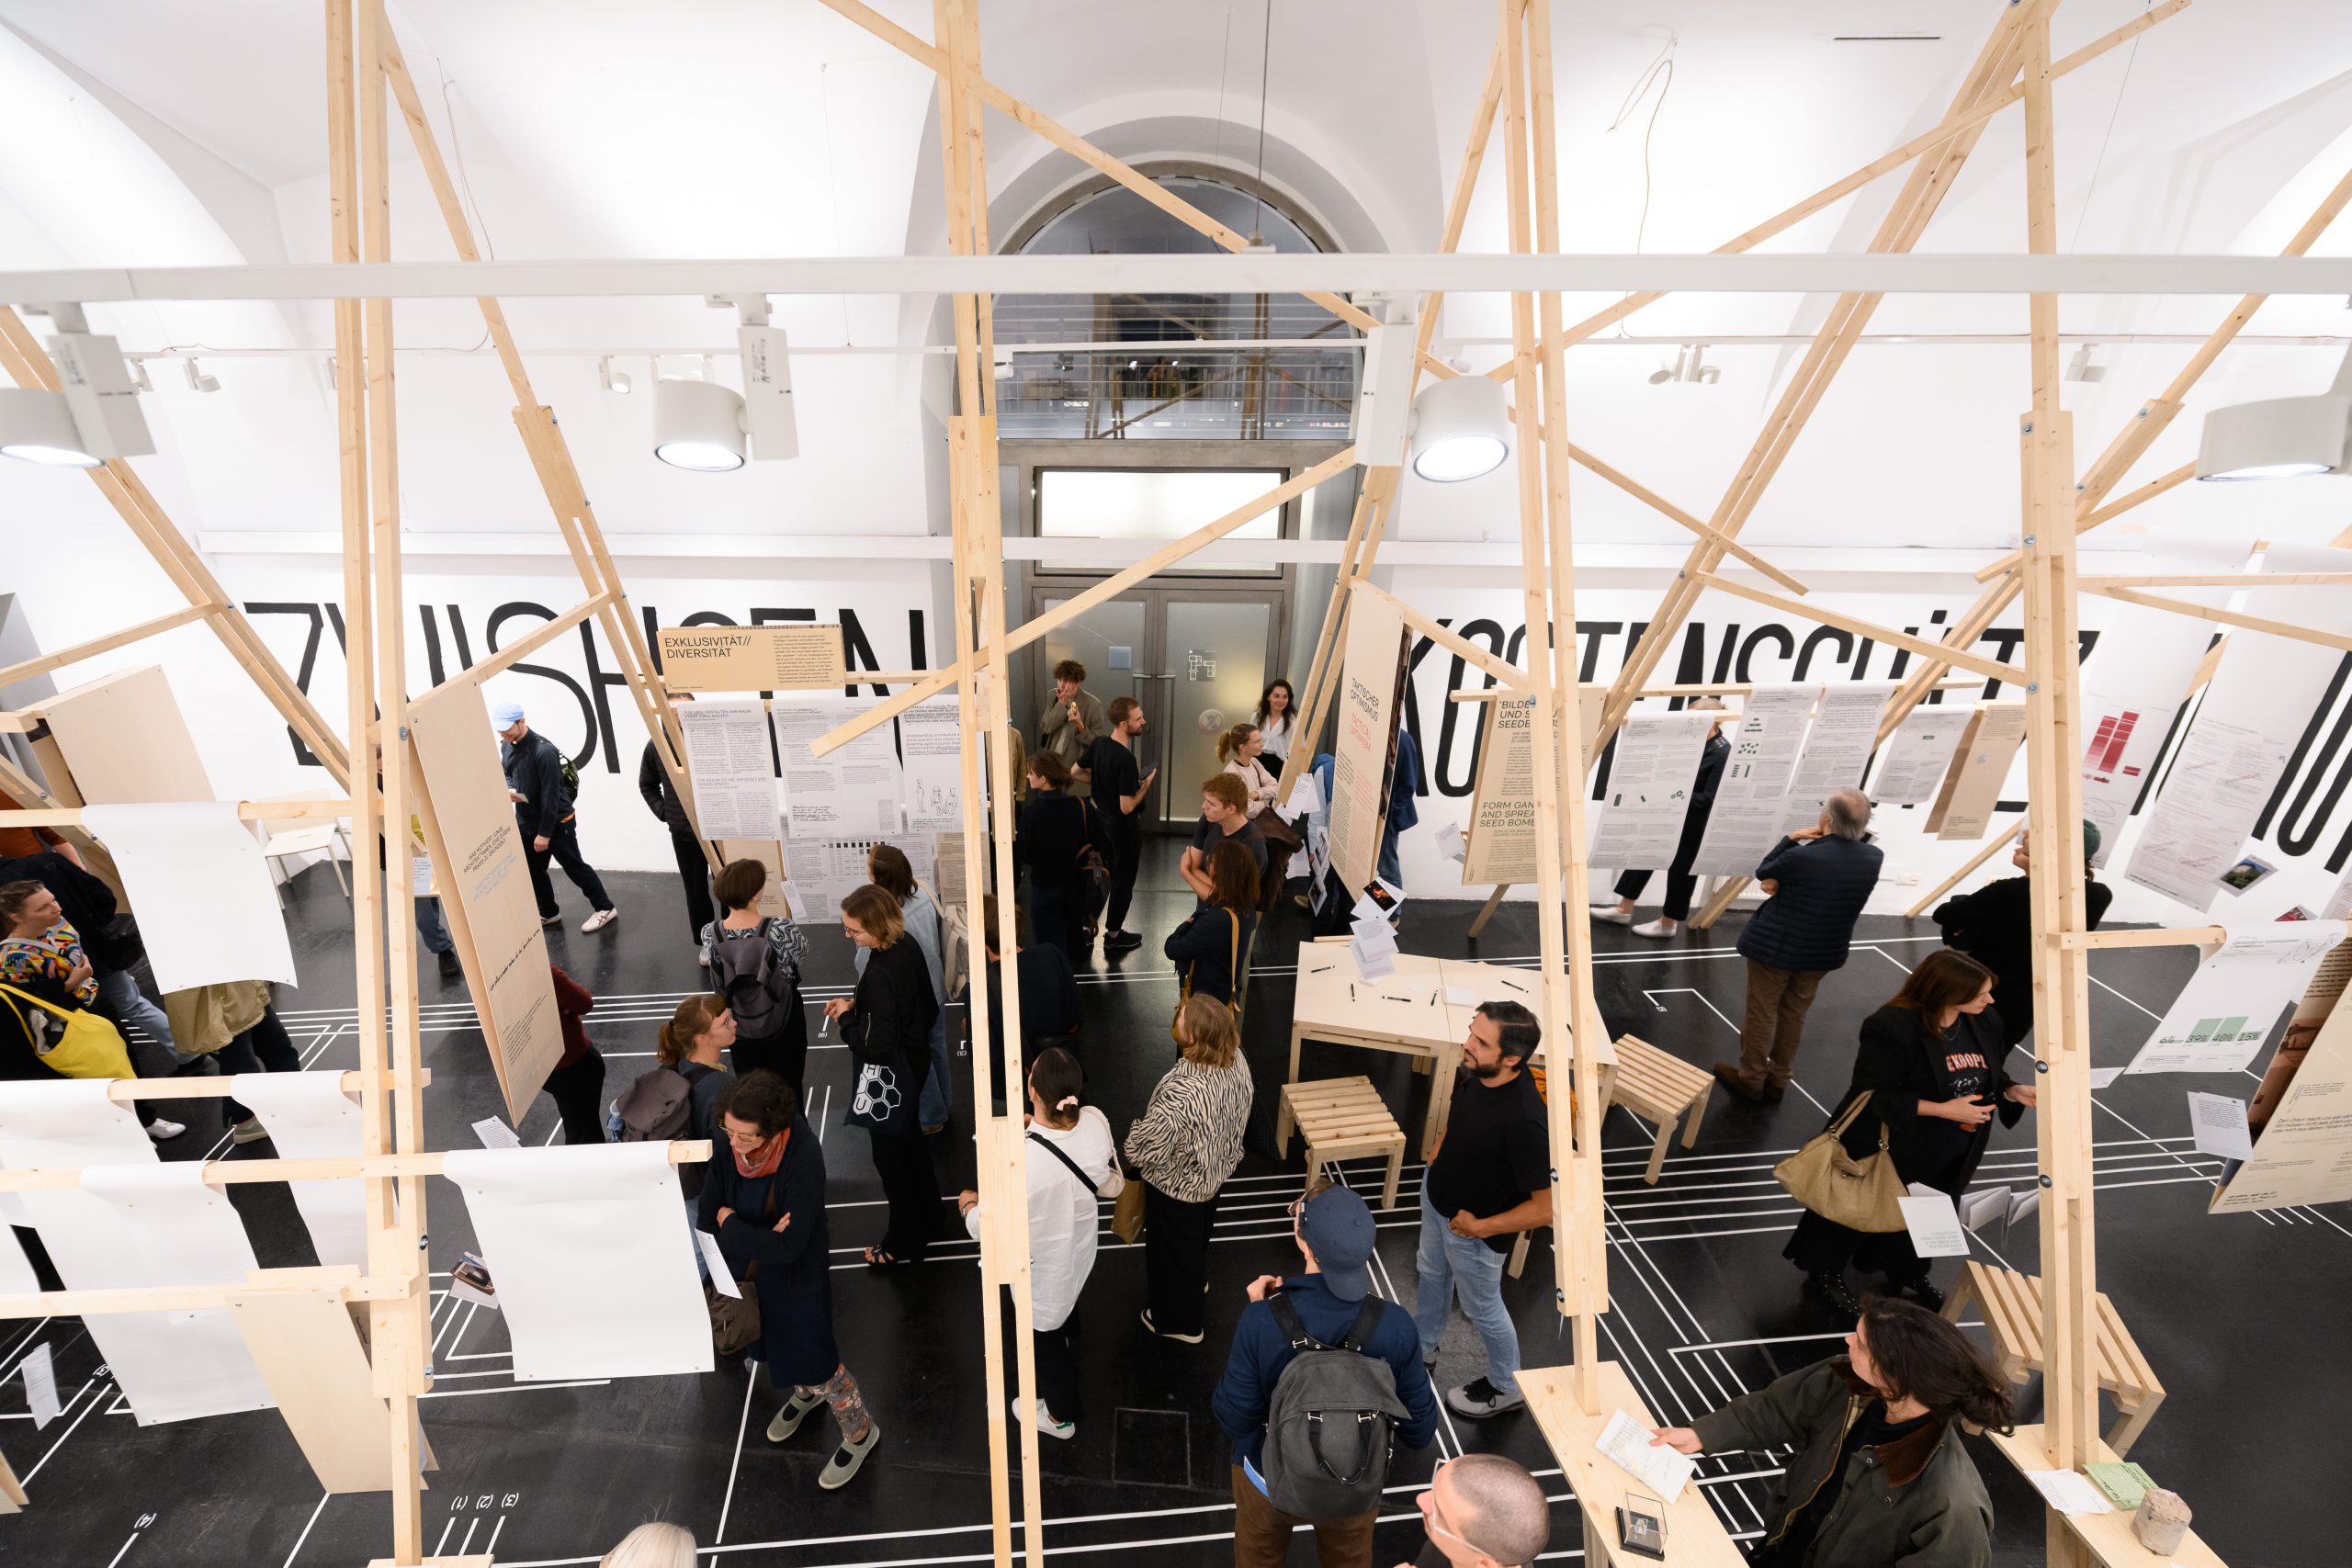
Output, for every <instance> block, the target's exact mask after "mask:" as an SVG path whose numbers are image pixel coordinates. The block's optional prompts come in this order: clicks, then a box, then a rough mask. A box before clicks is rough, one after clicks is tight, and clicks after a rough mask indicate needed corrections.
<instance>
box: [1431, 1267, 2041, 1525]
mask: <svg viewBox="0 0 2352 1568" xmlns="http://www.w3.org/2000/svg"><path fill="white" fill-rule="evenodd" d="M1963 1427H1981V1428H1983V1429H1984V1430H1985V1431H1989V1432H2009V1431H2013V1430H2015V1422H2014V1417H2013V1416H2012V1414H2011V1410H2010V1400H2009V1389H2008V1385H2007V1382H2005V1381H2004V1380H2003V1379H2002V1377H2001V1375H2000V1374H1999V1373H1998V1372H1996V1371H1994V1370H1993V1369H1992V1368H1991V1367H1990V1366H1988V1365H1986V1364H1985V1358H1984V1357H1983V1356H1982V1355H1981V1354H1979V1353H1978V1351H1977V1349H1976V1347H1975V1346H1973V1345H1972V1344H1971V1343H1969V1340H1968V1337H1967V1336H1966V1335H1964V1334H1962V1333H1961V1331H1960V1330H1959V1329H1958V1328H1956V1327H1954V1326H1953V1325H1951V1324H1949V1323H1946V1322H1945V1321H1944V1320H1943V1319H1942V1318H1940V1317H1939V1316H1937V1315H1936V1314H1934V1313H1931V1312H1928V1311H1927V1310H1926V1309H1924V1308H1921V1307H1917V1306H1914V1305H1912V1304H1911V1303H1909V1302H1905V1301H1894V1300H1890V1299H1888V1298H1885V1297H1881V1298H1880V1299H1878V1300H1876V1301H1873V1302H1871V1303H1870V1305H1869V1306H1867V1307H1865V1308H1864V1309H1863V1311H1862V1315H1861V1321H1860V1322H1859V1323H1857V1324H1855V1325H1854V1332H1853V1333H1851V1334H1849V1335H1848V1336H1847V1337H1846V1354H1845V1355H1843V1356H1838V1357H1833V1358H1831V1359H1828V1360H1826V1361H1816V1362H1815V1363H1814V1364H1813V1365H1812V1366H1810V1367H1803V1368H1800V1369H1798V1370H1797V1371H1793V1372H1789V1373H1787V1374H1785V1375H1783V1376H1781V1377H1780V1378H1778V1379H1775V1380H1774V1381H1773V1382H1771V1383H1770V1384H1768V1385H1767V1386H1766V1387H1764V1388H1762V1389H1759V1390H1758V1391H1757V1392H1756V1393H1748V1394H1742V1395H1741V1396H1740V1397H1739V1398H1737V1399H1735V1400H1733V1401H1732V1402H1731V1403H1730V1404H1726V1405H1724V1407H1723V1408H1722V1409H1720V1410H1716V1411H1713V1412H1712V1413H1710V1414H1708V1415H1705V1416H1700V1417H1699V1418H1698V1419H1697V1420H1696V1421H1694V1422H1692V1423H1691V1425H1690V1426H1688V1427H1653V1428H1652V1429H1651V1433H1652V1435H1651V1438H1650V1440H1651V1442H1652V1443H1654V1444H1657V1445H1659V1446H1662V1447H1666V1448H1670V1449H1672V1450H1675V1452H1677V1453H1682V1454H1690V1455H1691V1456H1693V1457H1696V1456H1697V1455H1700V1454H1705V1453H1718V1452H1721V1451H1723V1450H1727V1449H1747V1450H1755V1451H1758V1452H1762V1451H1765V1450H1781V1449H1784V1448H1786V1449H1793V1450H1794V1452H1792V1454H1791V1455H1790V1456H1789V1458H1788V1459H1787V1461H1785V1462H1786V1464H1787V1467H1788V1468H1787V1469H1786V1470H1785V1471H1784V1472H1782V1475H1781V1483H1780V1486H1779V1488H1778V1490H1777V1493H1776V1495H1774V1497H1773V1499H1772V1502H1771V1505H1770V1507H1768V1508H1767V1509H1766V1510H1765V1514H1764V1539H1763V1540H1758V1541H1756V1542H1754V1543H1752V1545H1751V1547H1750V1550H1749V1552H1748V1558H1747V1560H1748V1562H1749V1563H1750V1564H1751V1565H1752V1568H1885V1565H1886V1564H1888V1563H1900V1564H1904V1565H1905V1568H1983V1565H1984V1564H1985V1563H1987V1562H1991V1561H1992V1560H1993V1500H1992V1498H1991V1497H1990V1496H1989V1495H1986V1493H1985V1480H1984V1477H1982V1476H1980V1475H1979V1474H1977V1472H1976V1463H1975V1461H1973V1460H1972V1459H1970V1458H1969V1457H1968V1450H1967V1449H1966V1448H1965V1447H1964V1446H1962V1442H1961V1436H1960V1435H1961V1432H1962V1428H1963ZM1457 1462H1459V1461H1457Z"/></svg>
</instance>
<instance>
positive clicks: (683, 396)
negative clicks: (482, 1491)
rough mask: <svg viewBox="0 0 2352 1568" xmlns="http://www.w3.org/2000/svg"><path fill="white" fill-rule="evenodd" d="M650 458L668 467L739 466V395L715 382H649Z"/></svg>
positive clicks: (717, 469)
mask: <svg viewBox="0 0 2352 1568" xmlns="http://www.w3.org/2000/svg"><path fill="white" fill-rule="evenodd" d="M653 455H654V456H655V457H659V458H661V459H662V461H663V462H665V463H667V464H669V465H670V466H671V467H672V468H692V469H694V470H695V471H696V472H697V473H724V472H726V471H727V470H729V469H730V468H741V467H742V466H743V397H742V394H741V393H740V392H738V391H736V390H735V389H733V388H732V387H722V386H720V385H719V384H718V382H716V381H688V380H684V379H681V378H675V377H667V376H665V377H663V378H662V379H660V380H658V381H656V382H654V383H653Z"/></svg>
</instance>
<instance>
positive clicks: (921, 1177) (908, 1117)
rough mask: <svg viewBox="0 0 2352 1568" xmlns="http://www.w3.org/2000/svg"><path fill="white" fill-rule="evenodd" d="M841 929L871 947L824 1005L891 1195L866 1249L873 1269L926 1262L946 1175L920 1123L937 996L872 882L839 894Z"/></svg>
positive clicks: (893, 905) (856, 1112)
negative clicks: (838, 1032)
mask: <svg viewBox="0 0 2352 1568" xmlns="http://www.w3.org/2000/svg"><path fill="white" fill-rule="evenodd" d="M842 931H843V932H844V933H846V934H847V935H848V937H849V939H850V941H851V942H854V943H855V944H856V945H857V946H859V947H861V948H864V949H865V950H866V958H865V969H864V970H863V971H862V972H861V973H860V974H859V975H858V976H857V989H856V990H855V992H854V993H853V994H852V995H849V996H846V997H836V998H833V999H832V1000H831V1001H829V1002H827V1003H826V1004H825V1016H826V1017H827V1018H829V1019H834V1020H837V1021H839V1022H840V1024H841V1028H842V1044H844V1045H846V1046H848V1047H849V1052H850V1057H851V1060H852V1061H853V1062H854V1063H855V1064H856V1066H857V1085H856V1088H855V1089H854V1091H853V1092H852V1095H851V1098H850V1108H849V1119H850V1121H851V1122H854V1123H855V1124H856V1125H858V1126H861V1127H864V1128H865V1130H866V1131H867V1132H868V1133H870V1134H873V1137H872V1140H871V1141H872V1144H873V1147H874V1172H875V1174H876V1175H877V1176H879V1177H880V1178H881V1179H882V1191H883V1195H884V1196H885V1197H886V1198H888V1201H889V1211H890V1218H889V1225H888V1229H886V1230H885V1231H884V1232H883V1235H882V1240H881V1242H880V1243H879V1244H878V1245H876V1246H874V1247H867V1248H866V1249H865V1261H866V1264H867V1266H868V1267H869V1268H875V1269H884V1268H888V1267H889V1266H890V1265H892V1264H894V1263H920V1262H922V1256H923V1254H924V1253H925V1252H926V1251H928V1250H929V1249H930V1247H931V1243H932V1239H933V1237H934V1236H936V1235H938V1234H939V1220H940V1215H939V1180H938V1178H937V1177H936V1176H934V1175H933V1173H932V1167H931V1145H930V1143H929V1141H928V1140H927V1139H925V1138H924V1137H923V1135H922V1128H921V1126H919V1125H918V1124H917V1122H916V1120H915V1118H916V1113H917V1112H916V1107H917V1105H918V1103H919V1102H920V1100H921V1099H922V1086H923V1080H924V1079H925V1077H928V1076H929V1074H930V1070H931V1024H932V1021H933V1019H935V1018H937V1017H938V1016H939V998H938V997H937V996H936V995H934V994H933V991H932V988H931V971H930V970H929V969H928V968H927V967H925V965H924V964H923V958H922V951H921V950H920V949H919V948H917V947H916V946H915V944H914V942H913V941H912V939H910V938H909V937H908V935H907V927H906V921H905V920H904V919H902V918H901V916H900V915H899V901H898V900H897V899H896V898H893V897H890V895H888V893H885V892H884V891H883V890H882V889H881V888H879V887H876V886H874V884H872V883H870V882H869V883H867V884H865V886H862V887H855V888H852V889H851V890H850V895H849V897H846V898H844V899H842Z"/></svg>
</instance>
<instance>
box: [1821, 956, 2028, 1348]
mask: <svg viewBox="0 0 2352 1568" xmlns="http://www.w3.org/2000/svg"><path fill="white" fill-rule="evenodd" d="M2007 1055H2008V1048H2007V1045H2006V1044H2005V1043H2003V1042H2002V1039H2001V1020H2000V1015H1999V1014H1997V1013H1996V1012H1995V1011H1994V1010H1993V972H1992V971H1991V970H1989V969H1987V968H1985V965H1983V964H1979V963H1977V962H1976V960H1974V959H1973V958H1971V957H1969V956H1968V955H1967V954H1966V953H1955V952H1953V951H1952V950H1951V949H1950V948H1948V947H1947V948H1939V949H1937V950H1936V951H1935V952H1933V953H1929V954H1928V956H1927V957H1925V958H1923V959H1921V960H1920V961H1919V967H1917V969H1914V970H1913V971H1911V974H1910V976H1909V977H1908V978H1907V979H1905V981H1904V982H1903V986H1902V988H1901V989H1899V990H1897V991H1896V992H1895V993H1894V997H1893V998H1890V999H1889V1000H1888V1002H1887V1004H1886V1005H1885V1006H1884V1007H1883V1008H1881V1009H1879V1010H1877V1011H1876V1012H1874V1013H1872V1014H1871V1015H1870V1017H1868V1018H1866V1019H1864V1020H1863V1021H1862V1043H1861V1049H1860V1051H1858V1052H1857V1053H1856V1054H1855V1055H1854V1081H1853V1083H1852V1084H1851V1086H1849V1088H1848V1089H1847V1090H1846V1095H1845V1098H1844V1099H1842V1100H1839V1101H1838V1111H1839V1112H1841V1113H1842V1112H1843V1111H1845V1109H1846V1108H1847V1107H1848V1106H1849V1105H1851V1104H1852V1103H1853V1102H1854V1100H1855V1099H1856V1098H1857V1097H1859V1096H1860V1095H1863V1094H1868V1095H1869V1096H1870V1097H1871V1100H1870V1106H1869V1111H1868V1114H1866V1115H1861V1116H1857V1117H1856V1118H1855V1119H1854V1122H1853V1125H1851V1126H1849V1127H1848V1128H1847V1129H1846V1132H1845V1134H1844V1137H1843V1138H1842V1140H1841V1141H1842V1142H1843V1143H1844V1144H1845V1145H1846V1152H1847V1153H1849V1154H1850V1155H1852V1156H1854V1157H1856V1158H1857V1159H1867V1158H1869V1157H1870V1156H1871V1155H1873V1154H1875V1153H1876V1152H1877V1150H1878V1141H1879V1130H1880V1127H1881V1126H1882V1125H1883V1126H1884V1128H1885V1131H1886V1147H1887V1156H1888V1157H1889V1158H1891V1159H1893V1160H1894V1173H1895V1174H1896V1175H1897V1176H1899V1177H1901V1178H1902V1179H1903V1182H1904V1185H1905V1186H1906V1187H1907V1186H1910V1185H1912V1184H1913V1183H1919V1184H1923V1185H1925V1186H1928V1187H1932V1188H1934V1189H1935V1190H1937V1191H1939V1192H1942V1193H1944V1194H1946V1195H1948V1196H1949V1197H1951V1199H1952V1200H1953V1201H1958V1200H1959V1198H1960V1195H1961V1194H1962V1192H1964V1191H1966V1190H1968V1183H1969V1182H1970V1180H1971V1179H1973V1178H1974V1176H1975V1175H1976V1167H1977V1164H1978V1162H1979V1161H1981V1160H1983V1159H1984V1157H1985V1145H1986V1144H1988V1143H1990V1142H1991V1141H1992V1138H1993V1118H1994V1117H1995V1115H1996V1114H1997V1115H1998V1116H1999V1117H2000V1119H2001V1125H2003V1126H2004V1127H2009V1126H2015V1125H2016V1124H2017V1121H2018V1117H2020V1116H2022V1115H2024V1114H2025V1112H2026V1110H2027V1108H2029V1107H2030V1106H2031V1105H2032V1104H2033V1102H2034V1087H2033V1085H2031V1084H2030V1083H2018V1082H2016V1081H2015V1080H2013V1079H2012V1078H2011V1077H2009V1074H2008V1069H2007V1068H2006V1067H2004V1066H2002V1065H2001V1064H2002V1062H2003V1060H2004V1059H2005V1058H2006V1057H2007ZM1831 1120H1832V1121H1835V1120H1836V1118H1835V1117H1834V1116H1833V1117H1832V1118H1831ZM1781 1257H1783V1258H1787V1259H1789V1260H1790V1261H1791V1262H1792V1263H1794V1264H1795V1265H1796V1266H1797V1267H1798V1268H1800V1269H1804V1271H1805V1280H1806V1283H1807V1284H1809V1285H1810V1286H1811V1287H1812V1288H1813V1290H1814V1291H1815V1292H1817V1293H1818V1294H1820V1295H1821V1296H1822V1297H1823V1299H1825V1300H1826V1301H1827V1302H1828V1303H1830V1304H1831V1305H1833V1306H1835V1307H1837V1308H1838V1310H1839V1311H1841V1312H1848V1313H1851V1312H1855V1311H1858V1310H1859V1305H1858V1303H1856V1302H1855V1300H1854V1297H1853V1293H1852V1292H1850V1291H1849V1290H1848V1289H1847V1288H1846V1265H1847V1264H1848V1263H1849V1262H1853V1263H1858V1264H1860V1266H1861V1267H1862V1268H1864V1269H1873V1270H1875V1271H1877V1272H1879V1273H1882V1274H1884V1275H1885V1276H1886V1277H1887V1279H1888V1280H1890V1281H1892V1283H1893V1285H1894V1289H1895V1290H1897V1291H1899V1292H1903V1293H1904V1294H1905V1295H1908V1296H1910V1297H1912V1298H1913V1299H1914V1300H1917V1301H1919V1302H1922V1303H1925V1304H1927V1305H1928V1306H1929V1307H1940V1306H1942V1305H1943V1304H1944V1296H1943V1292H1941V1291H1939V1290H1938V1289H1936V1287H1935V1286H1934V1285H1932V1284H1930V1283H1929V1282H1928V1265H1927V1262H1926V1261H1925V1260H1924V1259H1923V1258H1920V1256H1919V1255H1918V1253H1917V1251H1915V1250H1913V1248H1912V1246H1911V1233H1910V1232H1909V1231H1907V1230H1897V1231H1887V1232H1883V1233H1865V1232H1861V1231H1856V1230H1849V1229H1848V1228H1847V1227H1845V1226H1844V1225H1841V1224H1837V1223H1836V1222H1835V1221H1832V1220H1826V1219H1824V1218H1822V1217H1821V1216H1820V1215H1819V1214H1816V1213H1811V1212H1810V1211H1808V1212H1807V1213H1806V1214H1805V1215H1804V1218H1803V1219H1800V1220H1799V1221H1798V1222H1797V1228H1796V1234H1795V1235H1792V1236H1791V1237H1790V1238H1789V1245H1788V1246H1787V1247H1785V1248H1783V1249H1782V1250H1781Z"/></svg>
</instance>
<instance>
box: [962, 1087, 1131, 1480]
mask: <svg viewBox="0 0 2352 1568" xmlns="http://www.w3.org/2000/svg"><path fill="white" fill-rule="evenodd" d="M1085 1084H1086V1074H1085V1071H1084V1069H1082V1068H1081V1067H1080V1066H1079V1065H1078V1058H1077V1057H1075V1056H1073V1055H1070V1054H1069V1052H1067V1051H1065V1050H1063V1049H1062V1048H1061V1047H1060V1046H1058V1045H1055V1046H1049V1047H1048V1048H1047V1049H1046V1050H1045V1051H1043V1052H1040V1053H1039V1054H1038V1056H1037V1060H1036V1063H1035V1066H1032V1067H1030V1069H1029V1142H1030V1144H1031V1145H1032V1146H1031V1148H1030V1149H1029V1151H1028V1155H1029V1159H1028V1166H1029V1297H1030V1302H1031V1305H1032V1309H1033V1310H1034V1312H1035V1334H1034V1335H1033V1336H1032V1338H1033V1339H1034V1340H1035V1345H1036V1351H1037V1402H1036V1411H1035V1420H1036V1423H1037V1430H1039V1431H1040V1432H1043V1433H1045V1434H1046V1436H1047V1437H1053V1438H1069V1437H1075V1436H1076V1435H1077V1433H1078V1423H1079V1421H1080V1418H1081V1417H1083V1416H1085V1414H1086V1400H1085V1396H1084V1395H1083V1393H1081V1392H1080V1390H1081V1387H1082V1384H1081V1382H1080V1378H1079V1371H1078V1346H1077V1332H1078V1322H1077V1314H1078V1293H1079V1292H1080V1291H1081V1290H1083V1289H1084V1288H1085V1286H1086V1277H1087V1275H1089V1274H1090V1273H1091V1272H1093V1269H1094V1245H1095V1237H1096V1235H1097V1234H1098V1233H1099V1232H1100V1230H1101V1228H1102V1214H1101V1212H1100V1211H1099V1210H1097V1208H1096V1207H1095V1202H1094V1200H1095V1198H1096V1197H1097V1196H1098V1195H1099V1196H1101V1197H1104V1198H1115V1197H1117V1196H1118V1195H1119V1190H1120V1189H1121V1188H1123V1187H1125V1186H1126V1184H1127V1180H1126V1178H1125V1177H1124V1176H1122V1175H1121V1174H1120V1173H1119V1154H1118V1149H1117V1147H1116V1145H1114V1143H1113V1142H1112V1138H1111V1123H1110V1122H1108V1121H1107V1120H1105V1119H1104V1117H1103V1112H1101V1111H1097V1110H1096V1109H1095V1108H1094V1107H1092V1106H1091V1105H1086V1106H1081V1105H1080V1104H1079V1102H1078V1097H1079V1093H1080V1090H1081V1089H1084V1088H1085ZM956 1208H957V1209H958V1210H959V1211H961V1212H962V1213H963V1215H964V1228H965V1229H967V1230H968V1231H970V1232H971V1233H972V1239H973V1240H975V1241H978V1239H979V1237H980V1195H979V1194H978V1193H977V1192H973V1191H969V1190H967V1191H966V1192H965V1193H964V1194H963V1195H962V1196H961V1197H960V1198H958V1199H957V1200H956ZM1012 1414H1013V1416H1014V1417H1015V1418H1016V1419H1019V1420H1028V1419H1030V1418H1031V1413H1030V1411H1029V1410H1027V1409H1025V1408H1023V1403H1022V1401H1021V1400H1019V1399H1017V1398H1016V1399H1015V1400H1014V1401H1013V1402H1012Z"/></svg>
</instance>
